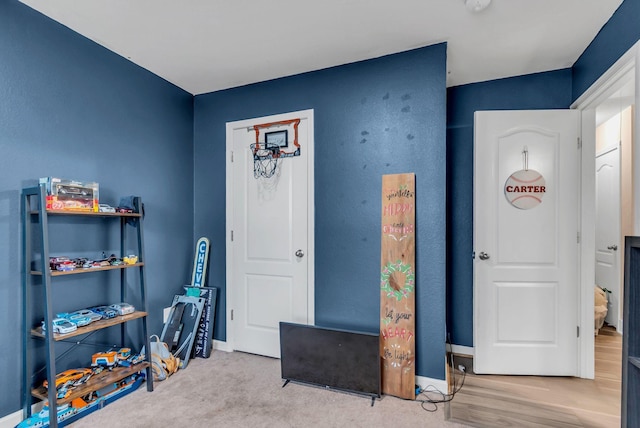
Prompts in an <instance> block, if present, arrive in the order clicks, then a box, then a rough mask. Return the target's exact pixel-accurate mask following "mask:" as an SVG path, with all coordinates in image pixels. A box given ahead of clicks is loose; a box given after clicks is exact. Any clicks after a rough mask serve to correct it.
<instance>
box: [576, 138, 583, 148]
mask: <svg viewBox="0 0 640 428" xmlns="http://www.w3.org/2000/svg"><path fill="white" fill-rule="evenodd" d="M577 140H578V150H580V149H581V148H582V140H581V139H580V137H578V138H577Z"/></svg>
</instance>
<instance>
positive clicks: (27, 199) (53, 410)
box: [21, 184, 153, 428]
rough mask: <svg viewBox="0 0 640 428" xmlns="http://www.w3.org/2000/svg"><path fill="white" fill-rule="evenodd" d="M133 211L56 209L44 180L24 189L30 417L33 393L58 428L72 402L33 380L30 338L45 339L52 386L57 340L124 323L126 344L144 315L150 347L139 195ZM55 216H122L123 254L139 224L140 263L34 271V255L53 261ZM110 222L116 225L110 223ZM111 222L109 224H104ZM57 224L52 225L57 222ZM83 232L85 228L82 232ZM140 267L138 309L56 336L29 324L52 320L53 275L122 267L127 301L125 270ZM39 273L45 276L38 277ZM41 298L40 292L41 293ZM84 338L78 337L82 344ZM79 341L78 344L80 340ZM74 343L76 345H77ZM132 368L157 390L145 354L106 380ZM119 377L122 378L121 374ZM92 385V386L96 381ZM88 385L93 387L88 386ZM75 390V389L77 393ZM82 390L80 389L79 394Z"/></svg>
mask: <svg viewBox="0 0 640 428" xmlns="http://www.w3.org/2000/svg"><path fill="white" fill-rule="evenodd" d="M133 203H134V208H135V210H134V211H136V212H134V213H104V212H88V211H53V210H47V209H45V208H44V207H46V188H45V185H44V184H40V185H39V186H37V187H31V188H25V189H23V190H22V196H21V213H22V214H21V216H22V248H23V260H22V262H23V264H22V293H23V299H22V302H23V330H24V334H23V361H22V363H23V403H22V404H23V415H24V417H25V418H27V417H29V416H31V404H32V396H33V397H36V398H40V399H43V400H48V402H49V426H50V427H52V428H56V427H57V426H58V421H57V406H58V405H62V404H65V403H66V402H67V401H68V400H67V401H65V400H58V399H57V398H56V389H55V388H50V390H46V389H44V388H42V387H40V386H34V385H32V382H33V379H32V378H33V376H32V374H33V372H32V370H33V364H32V363H31V359H32V356H31V354H30V353H31V352H35V351H34V349H39V348H38V347H30V346H29V342H30V340H34V339H36V340H44V341H45V344H46V345H45V352H46V355H45V357H46V367H45V369H46V377H47V382H48V384H49V385H55V377H56V374H57V371H56V351H55V343H56V342H59V341H66V339H68V338H71V337H75V336H80V335H87V337H88V336H90V333H93V332H95V331H98V330H102V329H105V328H108V327H112V326H115V325H120V326H121V331H120V341H121V345H122V346H124V345H125V325H126V323H128V322H130V321H134V320H139V322H141V323H142V335H143V337H142V343H144V344H145V346H146V349H149V336H148V334H147V305H146V280H145V264H144V234H143V228H142V223H143V216H142V215H141V214H140V213H141V212H142V202H141V200H140V198H139V197H134V198H133ZM51 216H56V217H60V216H71V217H95V218H98V219H102V220H103V221H104V220H109V219H113V218H119V219H120V249H121V252H122V253H123V254H124V250H125V248H127V247H126V245H125V244H126V237H127V233H126V230H128V229H127V228H128V227H133V228H134V233H135V235H136V237H137V252H138V257H139V260H140V262H138V263H135V264H131V265H126V264H125V265H118V266H101V267H95V268H88V269H75V270H71V271H51V270H50V269H45V270H44V271H38V270H31V266H32V260H33V259H34V256H35V255H38V256H39V259H40V260H41V261H48V260H49V217H51ZM109 224H113V223H111V222H109ZM105 225H106V223H105ZM52 227H53V225H52ZM79 233H81V232H79ZM36 239H37V240H38V241H39V243H40V246H39V247H38V250H37V251H36V250H33V249H32V244H33V242H34V241H35V240H36ZM132 268H134V269H136V271H137V272H139V276H138V277H139V284H138V285H139V300H140V302H139V304H136V305H135V306H136V308H137V309H138V310H137V311H136V312H134V313H132V314H128V315H123V316H117V317H114V318H112V319H106V320H100V321H95V322H94V323H91V324H90V325H88V326H85V327H80V328H78V329H77V330H76V331H74V332H72V333H67V334H57V333H54V334H52V335H48V334H43V332H42V328H41V327H36V328H32V326H30V325H28V323H29V322H30V320H32V319H33V318H34V317H37V316H41V315H43V318H44V320H45V322H46V323H47V325H48V326H50V325H52V320H53V318H54V314H55V311H54V310H53V305H52V296H53V291H52V289H51V284H52V282H53V280H54V279H56V278H58V277H62V276H68V275H78V274H86V273H95V272H101V271H110V270H114V271H120V272H121V274H120V294H121V298H122V301H126V300H125V294H126V292H125V289H126V281H125V277H126V272H131V270H130V269H132ZM36 278H40V279H38V280H37V281H36ZM34 281H35V283H40V282H41V284H42V297H41V301H42V303H43V305H42V306H43V311H44V314H42V313H38V314H36V313H32V312H33V307H34V306H36V305H34V304H33V303H34V300H33V299H34V297H33V296H32V293H34V292H35V291H34V290H32V288H33V287H32V286H31V285H33V284H34ZM38 298H40V297H38ZM96 303H99V302H96ZM80 342H81V341H78V343H77V344H79V343H80ZM77 344H76V345H77ZM74 346H75V345H74ZM131 370H134V371H140V370H146V382H147V390H148V391H153V373H152V371H151V355H150V354H149V355H147V356H146V361H145V362H144V363H143V364H141V365H140V364H139V365H137V366H136V367H135V369H134V368H129V369H126V370H116V371H115V372H114V373H113V374H110V375H109V376H107V377H104V376H103V377H104V379H103V380H104V381H105V382H107V381H108V382H110V381H111V380H112V378H113V379H116V378H118V377H119V376H121V377H122V378H124V377H126V376H128V375H129V372H130V371H131ZM116 380H119V379H116ZM92 385H93V386H92ZM100 385H102V383H100V382H97V381H96V382H92V383H88V385H83V386H82V391H79V392H78V393H89V392H92V390H91V388H93V387H95V388H97V389H99V387H100ZM87 388H88V389H87ZM73 394H76V392H74V393H73ZM76 395H77V394H76Z"/></svg>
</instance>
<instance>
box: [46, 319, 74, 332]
mask: <svg viewBox="0 0 640 428" xmlns="http://www.w3.org/2000/svg"><path fill="white" fill-rule="evenodd" d="M52 323H53V332H54V333H58V334H67V333H71V332H73V331H76V330H77V329H78V326H77V325H75V324H74V323H72V322H70V321H69V320H67V319H65V318H54V319H53V322H52ZM42 331H43V332H45V331H46V322H45V321H42Z"/></svg>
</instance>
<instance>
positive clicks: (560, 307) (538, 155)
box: [474, 110, 580, 376]
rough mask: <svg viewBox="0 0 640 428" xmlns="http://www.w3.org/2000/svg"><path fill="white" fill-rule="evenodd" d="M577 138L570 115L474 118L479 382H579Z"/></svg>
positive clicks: (576, 119)
mask: <svg viewBox="0 0 640 428" xmlns="http://www.w3.org/2000/svg"><path fill="white" fill-rule="evenodd" d="M579 129H580V113H579V112H578V111H575V110H553V111H543V110H538V111H493V112H477V113H476V115H475V143H474V144H475V172H474V177H475V182H474V247H475V260H474V371H475V372H476V373H494V374H521V375H569V376H574V375H576V374H577V373H578V372H577V361H578V360H577V357H578V339H577V326H578V323H579V307H578V301H579V290H580V287H579V243H578V241H579V234H578V232H579V218H580V217H579V213H580V211H579V210H580V205H579V195H580V188H579V164H580V163H579V162H580V149H579V144H578V137H579ZM525 153H526V156H525ZM519 170H527V171H531V170H533V171H537V172H538V173H539V174H540V175H541V176H542V180H543V181H541V180H540V177H537V175H536V174H533V175H527V174H525V175H517V174H514V173H515V172H516V171H519ZM512 174H513V175H512ZM528 174H529V173H528ZM536 186H537V188H536Z"/></svg>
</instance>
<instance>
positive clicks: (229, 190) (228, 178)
mask: <svg viewBox="0 0 640 428" xmlns="http://www.w3.org/2000/svg"><path fill="white" fill-rule="evenodd" d="M313 113H314V110H313V109H308V110H299V111H293V112H288V113H281V114H276V115H270V116H263V117H255V118H251V119H244V120H238V121H233V122H227V123H226V148H225V157H226V161H225V162H226V163H225V167H226V174H225V189H226V195H225V204H226V209H225V210H226V228H225V233H226V238H225V242H226V246H225V250H226V258H225V259H226V260H225V266H226V275H225V295H226V298H225V305H226V343H225V346H224V350H226V351H229V352H231V351H233V350H234V349H235V342H234V332H233V328H231V327H232V325H233V321H232V319H231V311H232V309H233V302H234V300H233V299H234V298H235V293H234V287H233V285H232V284H233V281H232V279H233V248H232V241H231V234H232V231H233V229H234V223H235V222H236V221H238V220H239V219H237V218H236V215H235V212H234V210H233V205H234V204H233V195H234V193H235V183H234V181H233V131H234V130H235V129H239V128H246V129H248V128H249V127H253V125H254V124H256V123H271V122H279V121H283V120H290V119H294V118H301V119H303V120H307V123H308V125H307V126H308V127H309V135H308V136H309V138H308V141H307V144H306V146H307V147H306V150H307V173H308V176H307V254H305V257H306V258H307V260H308V262H307V321H308V323H309V324H311V325H313V324H315V220H314V219H315V215H314V214H315V196H314V189H315V186H314V181H315V180H314V178H315V170H314V166H315V162H314V151H315V150H314V147H315V146H314V143H315V141H314V134H315V132H314V118H313ZM301 149H302V150H305V147H302V148H301ZM247 150H248V149H247ZM284 161H285V162H288V161H295V158H293V159H285V160H284Z"/></svg>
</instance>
